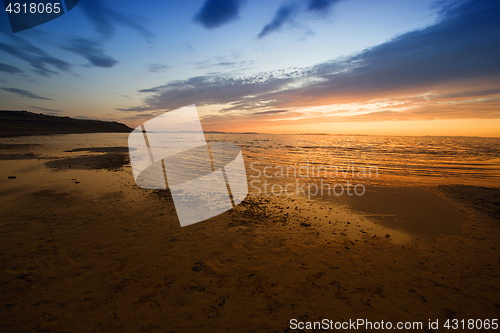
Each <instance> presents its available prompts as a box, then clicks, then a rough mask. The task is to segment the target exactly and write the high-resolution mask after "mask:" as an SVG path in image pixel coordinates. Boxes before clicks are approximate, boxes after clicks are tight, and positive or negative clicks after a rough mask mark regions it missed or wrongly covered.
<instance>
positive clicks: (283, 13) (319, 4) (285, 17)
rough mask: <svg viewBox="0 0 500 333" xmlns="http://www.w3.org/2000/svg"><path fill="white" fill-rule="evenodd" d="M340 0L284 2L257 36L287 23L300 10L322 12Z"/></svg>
mask: <svg viewBox="0 0 500 333" xmlns="http://www.w3.org/2000/svg"><path fill="white" fill-rule="evenodd" d="M339 1H340V0H308V1H306V3H305V5H306V6H303V5H304V2H286V3H284V4H283V5H281V7H280V8H278V10H277V11H276V13H275V14H274V17H273V19H272V20H271V22H270V23H268V24H267V25H266V26H264V28H263V29H262V31H261V32H260V33H259V35H258V36H257V37H258V38H263V37H265V36H267V35H268V34H270V33H272V32H275V31H277V30H279V29H281V28H282V27H283V26H284V25H285V24H286V23H289V22H291V21H292V20H293V18H294V17H295V16H296V15H298V14H299V13H300V12H313V13H320V14H324V13H327V12H328V11H329V9H330V7H331V6H332V5H333V4H335V3H337V2H339Z"/></svg>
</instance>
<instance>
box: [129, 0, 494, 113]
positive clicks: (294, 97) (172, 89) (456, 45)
mask: <svg viewBox="0 0 500 333" xmlns="http://www.w3.org/2000/svg"><path fill="white" fill-rule="evenodd" d="M441 13H442V14H441V17H440V20H439V21H438V22H437V23H436V24H434V25H432V26H429V27H427V28H424V29H420V30H416V31H411V32H408V33H405V34H402V35H400V36H398V37H396V38H394V39H392V40H390V41H388V42H386V43H383V44H380V45H377V46H375V47H372V48H369V49H366V50H364V51H362V52H360V53H359V54H356V55H353V56H350V57H345V58H342V59H340V60H334V61H330V62H325V63H323V64H320V65H317V66H313V67H310V68H306V69H302V70H295V71H290V72H281V73H280V74H279V75H278V74H277V73H266V74H262V75H257V76H253V77H231V76H228V75H227V76H221V75H213V76H199V77H193V78H190V79H187V80H183V81H174V82H170V83H168V84H165V85H162V86H158V87H153V88H149V89H143V90H141V92H144V93H150V94H151V95H149V96H148V97H146V98H145V99H144V100H143V105H142V106H140V107H138V108H137V110H138V111H145V110H160V109H175V108H178V107H181V106H185V105H189V104H193V103H195V104H197V105H210V104H230V105H229V106H228V107H227V108H226V109H224V110H222V111H224V112H228V111H232V110H248V111H249V112H252V113H254V112H256V111H257V110H262V111H264V112H266V111H268V110H269V109H271V110H272V109H281V108H289V107H297V106H302V107H308V106H318V105H327V104H336V103H342V102H344V101H353V100H356V101H359V102H362V101H369V100H373V99H380V98H386V99H389V98H391V99H392V98H394V96H403V95H404V96H418V95H419V94H428V93H429V92H431V93H434V94H436V92H437V93H438V94H439V93H441V98H471V97H474V98H481V97H483V98H484V96H493V95H497V92H498V88H497V87H498V86H500V43H499V42H498V41H499V40H500V23H499V21H498V17H500V1H487V0H474V1H463V2H460V4H459V5H455V6H452V7H446V8H444V9H443V10H442V11H441ZM464 87H467V88H464ZM443 92H444V93H443ZM411 98H414V97H411ZM429 98H431V99H432V98H433V97H432V96H430V97H429ZM435 98H440V96H439V95H437V96H435ZM497 103H498V102H497ZM439 110H444V109H443V108H440V109H439ZM439 110H437V111H436V112H441V111H439ZM443 112H444V111H443ZM446 112H447V113H450V114H451V113H452V112H453V111H452V109H447V110H446ZM457 112H458V111H457ZM461 112H462V114H464V112H465V111H463V110H462V111H461ZM485 112H486V111H485ZM496 112H497V113H498V111H496ZM391 115H392V113H391Z"/></svg>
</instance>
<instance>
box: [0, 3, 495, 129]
mask: <svg viewBox="0 0 500 333" xmlns="http://www.w3.org/2000/svg"><path fill="white" fill-rule="evenodd" d="M191 104H195V105H196V107H197V108H198V112H199V115H200V117H201V122H202V126H203V128H204V130H205V131H226V132H258V133H329V134H367V135H443V136H445V135H446V136H448V135H451V136H493V137H500V1H498V0H473V1H470V0H420V1H416V0H268V1H264V0H199V1H198V0H188V1H152V0H149V1H148V0H143V1H130V0H119V1H118V0H106V1H101V0H80V2H79V3H78V5H77V6H76V7H74V8H73V9H72V10H71V11H69V12H67V13H66V14H64V15H62V16H60V17H58V18H56V19H54V20H52V21H50V22H47V23H45V24H42V25H40V26H37V27H34V28H31V29H28V30H24V31H21V32H17V33H13V32H12V30H11V27H10V25H9V21H8V17H7V13H6V12H4V11H2V14H0V109H2V110H28V111H31V112H36V113H44V114H49V115H60V116H70V117H76V118H82V119H87V118H88V119H100V120H111V121H118V122H123V123H125V124H127V125H129V126H131V127H136V126H138V125H140V124H141V123H142V122H144V121H147V120H148V119H151V118H153V117H155V116H157V115H160V114H162V113H164V112H166V111H170V110H175V109H177V108H180V107H183V106H187V105H191Z"/></svg>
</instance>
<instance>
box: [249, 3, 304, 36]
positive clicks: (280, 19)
mask: <svg viewBox="0 0 500 333" xmlns="http://www.w3.org/2000/svg"><path fill="white" fill-rule="evenodd" d="M298 9H299V7H298V5H297V4H295V3H290V4H284V5H282V6H281V7H280V8H279V9H278V10H277V11H276V13H275V14H274V17H273V19H272V20H271V23H269V24H267V25H266V26H265V27H264V28H263V29H262V31H261V32H260V33H259V35H258V37H259V38H262V37H264V36H266V35H268V34H270V33H271V32H273V31H276V30H279V29H280V28H281V27H282V26H283V25H284V24H285V23H286V22H287V21H289V20H290V19H291V18H292V16H293V14H294V13H295V12H296V11H297V10H298Z"/></svg>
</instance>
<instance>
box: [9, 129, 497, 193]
mask: <svg viewBox="0 0 500 333" xmlns="http://www.w3.org/2000/svg"><path fill="white" fill-rule="evenodd" d="M127 137H128V135H127V134H115V133H112V134H71V135H52V136H35V137H20V138H4V139H0V143H1V144H12V143H29V144H37V146H34V148H33V150H34V151H35V152H37V153H40V154H42V155H47V156H75V155H76V154H77V153H64V150H70V149H75V148H85V147H103V146H127ZM206 137H207V139H208V140H209V141H226V142H233V143H236V144H238V145H239V146H240V147H241V149H242V151H243V154H244V157H245V163H246V164H247V173H248V174H249V175H251V174H252V173H253V172H254V171H253V169H251V168H250V167H249V166H250V164H251V163H253V162H259V163H260V164H259V167H261V168H262V167H264V166H271V167H272V169H271V168H270V170H272V171H276V170H278V169H277V167H279V166H282V167H283V168H286V167H287V166H295V167H296V168H297V169H298V168H299V167H300V166H303V167H304V166H306V165H307V166H308V168H309V169H310V170H312V168H316V170H317V169H318V168H321V170H325V168H326V169H327V170H328V172H331V171H335V170H337V171H338V172H339V176H340V177H341V178H342V171H348V170H349V171H352V169H354V170H356V172H358V171H360V170H363V168H368V167H372V170H374V169H373V168H377V169H378V177H374V176H372V177H371V178H369V179H364V180H363V182H364V183H366V184H373V185H398V184H399V185H409V184H415V185H438V184H467V185H481V186H500V138H460V137H385V136H347V135H341V136H340V135H339V136H336V135H264V134H207V135H206ZM254 165H255V164H254ZM366 170H367V169H366ZM322 175H323V172H320V177H321V176H322ZM310 176H311V175H310ZM317 176H318V175H312V177H317ZM350 176H352V173H348V174H347V177H350Z"/></svg>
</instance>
